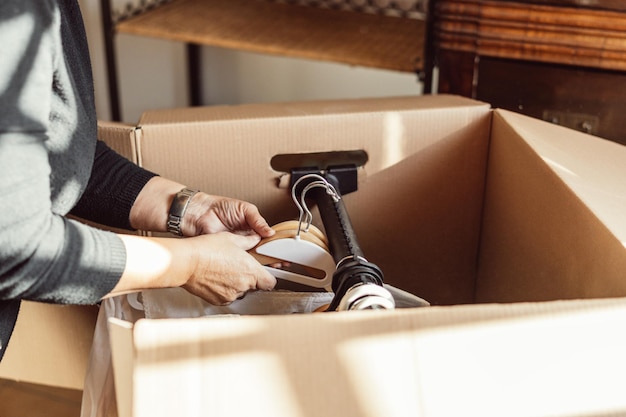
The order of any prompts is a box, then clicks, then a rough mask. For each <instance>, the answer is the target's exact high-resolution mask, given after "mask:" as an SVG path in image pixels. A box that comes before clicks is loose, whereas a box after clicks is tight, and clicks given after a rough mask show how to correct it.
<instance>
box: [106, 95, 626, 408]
mask: <svg viewBox="0 0 626 417" xmlns="http://www.w3.org/2000/svg"><path fill="white" fill-rule="evenodd" d="M132 141H133V143H134V147H135V150H136V158H137V162H138V163H139V164H141V165H142V166H144V167H146V168H148V169H151V170H154V171H156V172H159V173H161V174H162V175H164V176H167V177H170V178H173V179H176V180H178V181H180V182H182V183H185V184H187V185H188V186H190V187H197V188H200V189H203V190H205V191H207V192H210V193H214V194H222V195H229V196H233V197H237V198H241V199H245V200H249V201H252V202H254V203H255V204H257V205H258V206H259V208H260V210H261V212H262V213H263V214H264V215H265V216H266V217H267V218H268V220H269V221H270V223H277V222H280V221H283V220H286V219H292V218H294V217H295V216H297V211H296V210H295V207H294V205H293V202H292V201H291V199H290V196H289V194H288V190H287V189H286V188H284V187H283V186H282V184H284V183H285V181H284V179H281V177H282V176H283V175H284V173H282V172H279V171H276V170H274V169H272V165H271V164H272V158H273V157H274V156H276V155H278V154H302V153H309V152H330V151H345V150H365V151H366V152H367V155H368V162H367V163H366V164H365V166H364V167H362V168H360V169H359V189H358V191H356V192H354V193H351V194H348V195H346V196H345V200H344V201H345V204H346V206H347V208H348V212H349V213H350V217H351V219H352V223H353V226H354V228H355V231H356V233H357V236H358V237H359V241H360V243H361V247H362V249H363V251H364V253H365V255H366V256H367V258H368V260H370V261H372V262H374V263H376V264H377V265H378V266H380V268H381V269H382V270H383V272H384V273H385V280H386V282H388V283H389V284H392V285H394V286H397V287H399V288H401V289H404V290H407V291H409V292H412V293H414V294H416V295H419V296H421V297H423V298H425V299H427V300H428V301H430V302H431V303H432V304H433V306H432V307H426V308H420V309H407V310H395V311H363V312H346V313H320V314H306V315H304V314H302V315H289V316H266V317H258V316H256V317H238V318H232V317H229V318H221V317H214V318H210V319H203V318H199V319H169V320H167V319H165V320H139V321H138V322H137V323H129V322H123V321H115V320H112V322H111V328H110V330H111V339H112V350H113V355H114V357H113V359H114V370H115V379H116V384H117V386H116V393H117V398H118V404H119V406H120V416H122V417H130V416H134V417H143V416H151V417H154V416H170V415H184V416H195V415H212V416H248V415H256V416H259V415H261V416H272V417H281V416H289V417H294V416H307V417H312V416H324V417H327V416H335V415H337V416H339V415H341V416H384V417H390V416H451V415H481V416H502V415H507V416H511V415H513V416H516V415H520V416H522V415H523V416H530V415H533V416H545V415H555V416H572V415H584V416H593V415H613V414H615V415H620V414H626V396H625V395H623V392H624V390H623V386H624V382H623V381H624V377H623V375H626V355H624V354H623V352H624V351H626V333H624V328H625V325H626V299H623V298H622V297H624V296H625V295H626V279H624V276H625V275H626V272H625V271H626V249H625V247H624V242H626V219H624V216H623V213H624V212H625V210H626V181H625V180H624V178H625V174H626V168H625V167H626V164H625V163H626V148H624V147H623V146H620V145H617V144H615V143H612V142H608V141H604V140H602V139H599V138H596V137H591V136H588V135H585V134H582V133H579V132H575V131H573V130H568V129H565V128H562V127H559V126H555V125H551V124H548V123H545V122H542V121H539V120H534V119H530V118H528V117H525V116H521V115H518V114H515V113H511V112H508V111H502V110H492V109H491V108H490V107H489V105H488V104H485V103H479V102H475V101H472V100H468V99H464V98H460V97H452V96H442V95H440V96H423V97H416V98H389V99H363V100H345V101H330V102H311V103H286V104H262V105H243V106H231V107H228V106H224V107H220V106H218V107H209V108H190V109H179V110H168V111H150V112H147V113H146V114H144V116H143V117H142V119H141V121H140V123H139V125H138V128H137V129H136V130H133V135H132ZM316 220H317V221H318V222H317V223H316V224H317V225H318V226H321V224H320V223H319V219H316Z"/></svg>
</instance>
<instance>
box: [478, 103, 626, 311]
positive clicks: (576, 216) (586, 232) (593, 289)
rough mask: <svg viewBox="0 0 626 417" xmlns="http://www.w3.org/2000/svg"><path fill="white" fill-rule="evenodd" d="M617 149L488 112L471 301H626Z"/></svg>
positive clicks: (624, 188) (625, 190)
mask: <svg viewBox="0 0 626 417" xmlns="http://www.w3.org/2000/svg"><path fill="white" fill-rule="evenodd" d="M625 151H626V148H624V147H621V146H618V145H615V144H612V143H609V142H606V141H604V140H602V139H599V138H595V137H592V136H588V135H585V134H582V133H578V132H575V131H573V130H570V129H566V128H563V127H560V126H556V125H551V124H548V123H545V122H542V121H539V120H535V119H532V118H529V117H526V116H522V115H518V114H515V113H511V112H506V111H501V110H498V111H496V112H495V114H494V118H493V124H492V135H491V145H490V153H489V165H488V168H487V171H488V175H487V188H486V193H485V211H484V216H483V227H482V234H481V249H480V261H479V273H478V279H477V286H476V288H477V289H476V301H477V302H490V301H492V302H493V301H497V302H513V301H542V300H555V299H568V298H601V297H615V296H625V295H626V280H625V279H624V276H625V275H624V271H626V251H625V250H624V244H623V241H622V240H621V239H623V236H624V232H626V229H625V227H624V226H625V222H624V220H623V218H620V217H619V216H618V215H617V214H618V212H621V213H623V212H626V198H625V196H626V182H624V181H623V180H622V179H623V178H624V174H625V168H624V166H623V164H622V165H620V164H619V162H618V161H619V159H620V158H621V159H624V157H625V156H626V152H625ZM620 208H621V210H620Z"/></svg>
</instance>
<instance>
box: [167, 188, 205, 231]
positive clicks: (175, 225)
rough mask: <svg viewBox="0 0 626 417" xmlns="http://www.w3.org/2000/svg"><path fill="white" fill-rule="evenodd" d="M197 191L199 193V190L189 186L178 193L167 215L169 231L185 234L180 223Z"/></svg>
mask: <svg viewBox="0 0 626 417" xmlns="http://www.w3.org/2000/svg"><path fill="white" fill-rule="evenodd" d="M196 193H198V190H192V189H189V188H183V189H182V190H180V191H179V192H178V193H176V195H175V196H174V200H173V201H172V205H171V206H170V212H169V215H168V217H167V231H168V232H170V233H172V234H175V235H176V236H182V235H183V231H182V230H181V229H180V224H181V223H182V221H183V216H184V215H185V211H187V206H188V205H189V201H190V200H191V197H193V196H194V195H196Z"/></svg>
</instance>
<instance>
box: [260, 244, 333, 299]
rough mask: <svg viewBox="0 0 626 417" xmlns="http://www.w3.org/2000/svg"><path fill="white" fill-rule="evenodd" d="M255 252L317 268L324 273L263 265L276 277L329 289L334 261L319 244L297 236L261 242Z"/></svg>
mask: <svg viewBox="0 0 626 417" xmlns="http://www.w3.org/2000/svg"><path fill="white" fill-rule="evenodd" d="M254 250H255V251H256V253H258V254H260V255H264V256H269V257H271V258H275V259H276V260H278V261H281V260H282V261H286V262H291V263H295V264H299V265H303V266H305V267H309V268H313V269H318V270H320V271H322V272H323V273H324V276H323V277H321V278H316V277H312V276H308V275H304V274H299V273H295V272H291V271H286V270H283V269H279V268H272V267H271V266H267V265H266V266H265V268H266V269H267V270H268V271H269V272H270V273H271V274H272V275H274V276H275V277H276V278H281V279H285V280H288V281H291V282H296V283H298V284H303V285H308V286H310V287H315V288H324V289H325V290H327V291H331V285H332V280H333V273H334V272H335V261H334V260H333V257H332V256H331V254H330V253H329V252H328V251H326V250H325V249H324V248H322V247H320V246H319V245H317V244H315V243H312V242H309V241H308V240H305V239H300V238H297V237H293V238H282V239H274V240H270V241H269V242H266V243H262V244H260V245H259V246H257V247H256V248H255V249H254Z"/></svg>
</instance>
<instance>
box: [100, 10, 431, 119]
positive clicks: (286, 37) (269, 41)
mask: <svg viewBox="0 0 626 417" xmlns="http://www.w3.org/2000/svg"><path fill="white" fill-rule="evenodd" d="M428 1H429V0H408V1H404V2H393V1H392V2H385V1H382V2H379V1H374V0H366V1H352V0H332V1H330V0H308V1H303V0H300V1H297V2H296V1H293V0H282V1H278V0H142V1H141V2H140V4H139V5H132V3H131V4H129V5H128V6H127V8H126V9H125V10H122V11H121V12H118V11H116V10H114V9H113V7H112V2H111V0H101V7H102V18H103V28H104V38H105V45H106V59H107V69H108V82H109V94H110V101H111V113H112V119H113V120H119V119H120V112H121V111H120V107H121V103H120V99H119V93H118V82H117V77H118V74H117V64H116V54H115V35H116V34H117V33H126V34H132V35H137V36H147V37H155V38H161V39H168V40H174V41H179V42H183V43H185V44H186V45H187V52H188V54H187V55H188V71H189V80H190V85H189V97H190V105H201V104H202V97H201V94H200V92H201V91H202V88H201V81H202V80H201V78H202V77H201V76H202V68H201V57H200V53H201V46H202V45H210V46H217V47H223V48H230V49H238V50H245V51H251V52H259V53H265V54H275V55H285V56H292V57H299V58H307V59H314V60H323V61H331V62H339V63H345V64H349V65H358V66H364V67H370V68H380V69H388V70H393V71H400V72H411V73H415V74H417V75H418V76H419V78H420V79H421V80H423V81H424V85H425V86H426V90H427V91H429V87H430V85H431V81H430V74H431V71H430V69H431V68H432V65H431V64H430V63H428V62H427V57H428V56H430V54H427V53H426V52H425V46H426V42H425V37H426V31H427V19H426V16H427V8H428ZM135 3H136V1H135ZM396 3H397V4H396Z"/></svg>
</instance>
